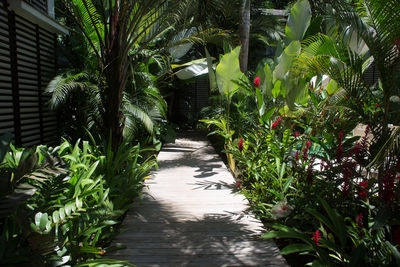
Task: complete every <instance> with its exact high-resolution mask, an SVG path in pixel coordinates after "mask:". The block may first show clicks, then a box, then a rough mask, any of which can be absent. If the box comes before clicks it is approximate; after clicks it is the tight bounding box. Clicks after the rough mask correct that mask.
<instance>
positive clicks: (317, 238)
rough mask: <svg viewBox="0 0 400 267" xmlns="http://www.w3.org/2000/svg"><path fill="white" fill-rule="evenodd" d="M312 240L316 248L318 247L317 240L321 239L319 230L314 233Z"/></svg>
mask: <svg viewBox="0 0 400 267" xmlns="http://www.w3.org/2000/svg"><path fill="white" fill-rule="evenodd" d="M312 239H313V240H314V242H315V244H316V245H317V246H319V240H320V239H321V234H320V232H319V230H317V231H315V233H314V234H313V237H312Z"/></svg>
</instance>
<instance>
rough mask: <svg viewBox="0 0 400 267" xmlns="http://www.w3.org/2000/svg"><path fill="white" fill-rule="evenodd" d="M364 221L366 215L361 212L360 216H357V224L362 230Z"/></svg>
mask: <svg viewBox="0 0 400 267" xmlns="http://www.w3.org/2000/svg"><path fill="white" fill-rule="evenodd" d="M363 219H364V215H363V214H362V212H361V213H360V214H358V215H357V218H356V224H357V226H358V227H360V228H363V227H364V223H363Z"/></svg>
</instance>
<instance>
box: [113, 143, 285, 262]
mask: <svg viewBox="0 0 400 267" xmlns="http://www.w3.org/2000/svg"><path fill="white" fill-rule="evenodd" d="M158 160H159V170H158V171H155V172H154V173H153V174H152V176H151V179H148V180H147V184H148V188H147V189H146V190H145V195H144V198H143V201H140V202H139V203H138V205H137V207H135V208H132V209H131V210H130V211H129V212H128V214H127V216H126V218H125V220H124V222H123V225H122V229H121V233H120V234H119V235H118V236H117V238H116V239H115V241H114V244H122V245H125V246H126V247H127V248H126V249H122V250H118V251H115V252H113V253H112V254H110V255H109V256H108V257H109V258H114V259H120V260H127V261H129V262H131V263H133V264H136V265H137V266H138V267H147V266H160V267H161V266H162V267H164V266H171V267H176V266H202V267H207V266H210V267H214V266H287V265H286V262H285V260H284V259H283V258H282V257H281V256H280V254H279V250H278V248H277V247H276V245H275V244H274V243H273V242H272V241H267V240H262V239H260V238H259V236H260V235H261V233H262V231H263V229H262V224H261V223H260V222H259V221H258V220H256V219H255V217H254V216H253V215H251V214H249V213H248V212H247V209H248V201H247V200H246V199H245V198H244V197H243V196H242V195H240V194H238V193H236V192H235V191H236V186H235V182H234V179H233V177H232V176H231V174H230V172H229V171H228V170H227V169H226V167H225V165H224V163H223V162H222V161H221V159H220V158H219V156H218V155H217V154H216V153H215V151H214V149H213V148H212V146H211V145H210V144H209V142H208V141H207V139H206V138H205V137H201V136H197V137H195V138H193V137H191V139H188V138H182V137H181V138H179V139H177V140H176V143H175V144H169V145H167V146H165V147H164V148H163V149H162V151H161V152H160V154H159V156H158Z"/></svg>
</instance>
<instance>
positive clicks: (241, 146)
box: [238, 137, 243, 152]
mask: <svg viewBox="0 0 400 267" xmlns="http://www.w3.org/2000/svg"><path fill="white" fill-rule="evenodd" d="M238 148H239V151H240V152H242V151H243V137H242V138H240V141H239V144H238Z"/></svg>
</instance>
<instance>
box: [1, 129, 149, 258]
mask: <svg viewBox="0 0 400 267" xmlns="http://www.w3.org/2000/svg"><path fill="white" fill-rule="evenodd" d="M9 141H10V138H8V140H7V136H5V137H3V138H2V147H1V156H2V164H1V182H2V187H1V188H2V192H1V200H0V207H1V220H0V229H1V246H0V247H1V254H0V261H1V264H5V265H12V264H18V263H24V262H30V263H33V264H36V265H38V266H44V265H54V264H56V265H65V264H67V265H71V264H72V265H75V264H78V263H82V262H85V261H86V260H87V259H91V258H96V255H102V254H104V253H106V252H107V250H108V249H109V248H108V246H109V242H110V240H111V238H112V237H113V235H114V234H115V228H114V227H113V226H115V225H116V224H118V223H119V222H120V220H121V217H122V215H123V214H124V213H125V212H126V211H127V209H128V208H129V207H130V206H131V204H132V200H133V199H134V198H135V197H137V196H138V195H139V194H140V190H141V188H142V187H143V186H144V184H143V181H144V180H145V179H146V177H147V176H148V174H149V171H150V169H151V168H152V167H153V166H154V165H155V164H156V162H155V159H154V157H153V156H150V157H148V158H142V156H141V153H142V152H143V151H142V150H141V148H140V147H139V145H137V146H130V145H129V144H124V145H123V146H121V147H120V149H119V150H118V152H117V153H114V152H113V151H112V149H111V145H108V147H107V146H106V147H103V146H100V145H96V144H94V143H89V142H87V141H78V142H76V143H75V144H71V143H69V142H68V141H64V142H63V143H62V144H61V145H60V146H57V147H54V148H52V147H47V146H37V147H36V148H32V149H18V148H15V147H14V146H13V145H8V142H9ZM98 262H101V261H99V260H98ZM105 263H107V262H105ZM108 263H112V261H111V260H108ZM115 263H117V262H115Z"/></svg>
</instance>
